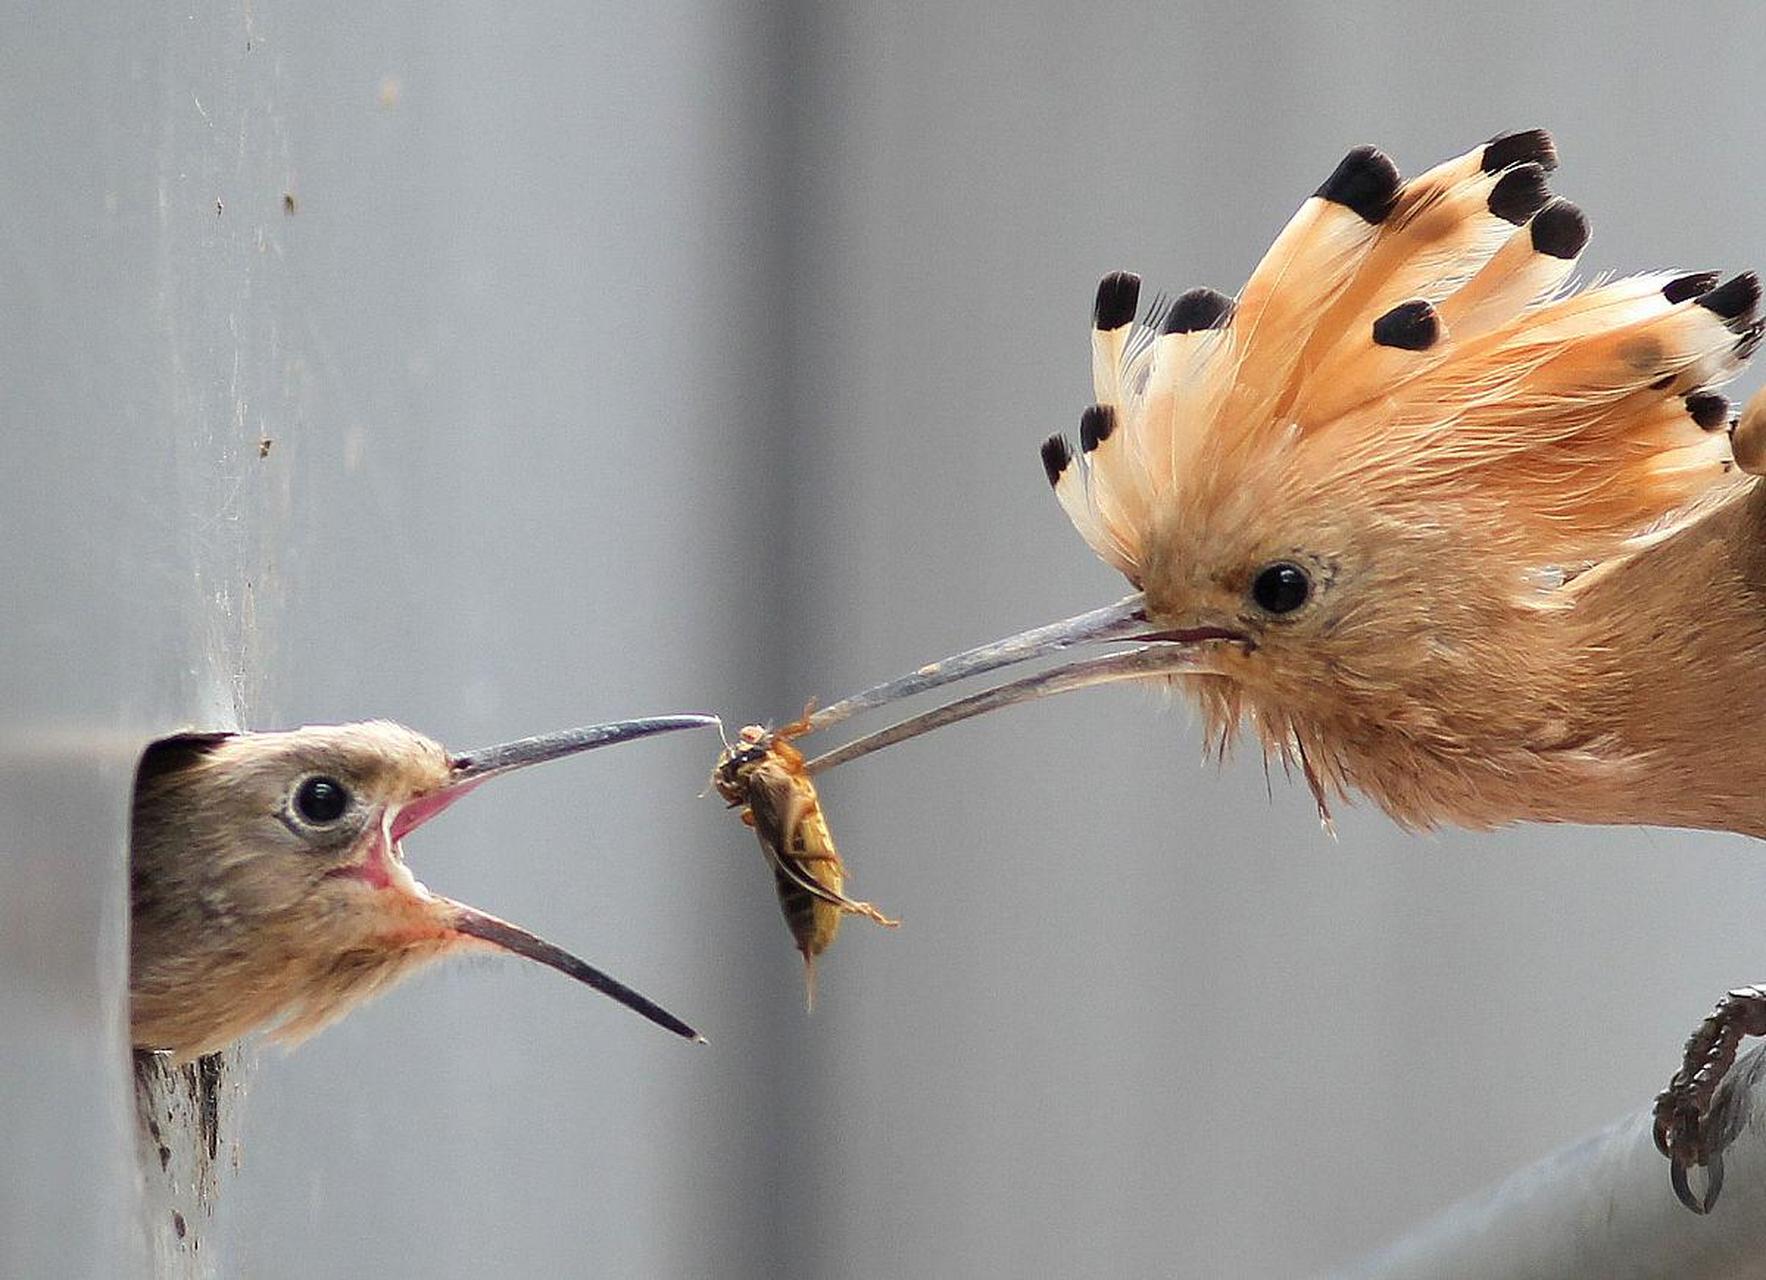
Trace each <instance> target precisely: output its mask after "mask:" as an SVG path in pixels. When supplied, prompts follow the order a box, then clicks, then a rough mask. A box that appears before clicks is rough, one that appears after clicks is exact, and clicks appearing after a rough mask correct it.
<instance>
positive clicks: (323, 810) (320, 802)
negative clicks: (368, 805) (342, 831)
mask: <svg viewBox="0 0 1766 1280" xmlns="http://www.w3.org/2000/svg"><path fill="white" fill-rule="evenodd" d="M349 807H350V793H349V792H348V791H347V790H345V789H344V785H343V783H341V782H339V781H338V780H337V779H336V778H308V779H307V780H306V781H305V782H303V783H301V784H300V789H299V790H298V791H296V792H295V793H294V808H295V812H297V813H298V814H300V816H301V817H303V818H305V819H306V820H307V821H308V822H312V823H316V824H320V825H323V824H324V823H327V822H336V821H337V820H338V819H339V818H341V817H343V811H344V810H345V809H347V808H349Z"/></svg>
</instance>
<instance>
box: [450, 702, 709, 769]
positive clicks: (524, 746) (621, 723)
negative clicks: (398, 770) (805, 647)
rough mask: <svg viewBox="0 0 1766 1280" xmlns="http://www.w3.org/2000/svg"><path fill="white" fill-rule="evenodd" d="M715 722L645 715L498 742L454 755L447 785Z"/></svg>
mask: <svg viewBox="0 0 1766 1280" xmlns="http://www.w3.org/2000/svg"><path fill="white" fill-rule="evenodd" d="M717 722H718V720H717V717H716V716H706V715H682V716H647V717H644V718H642V719H638V720H610V721H608V722H607V723H606V724H591V725H587V726H585V727H583V728H581V729H565V730H562V731H561V732H558V733H542V734H539V735H538V736H536V737H532V738H517V739H516V740H515V741H514V742H500V743H498V744H497V745H496V746H494V747H480V748H479V749H478V750H477V751H463V752H461V753H460V754H459V755H457V756H455V757H454V758H453V760H452V762H451V763H452V764H453V767H454V782H453V783H452V784H451V785H453V786H459V785H461V784H462V783H472V784H476V783H478V782H479V781H482V780H483V779H485V778H490V777H494V776H495V775H497V774H499V773H511V772H513V771H514V770H516V769H525V768H527V766H528V765H530V764H544V763H545V762H546V761H548V760H557V759H559V758H560V757H562V756H573V755H575V754H576V753H577V752H579V751H593V750H594V749H595V748H596V747H611V746H613V745H614V744H615V743H620V742H635V741H637V740H638V739H639V738H648V737H651V736H652V735H654V734H658V733H673V732H674V731H675V730H677V729H702V728H704V727H705V726H707V725H715V724H716V723H717Z"/></svg>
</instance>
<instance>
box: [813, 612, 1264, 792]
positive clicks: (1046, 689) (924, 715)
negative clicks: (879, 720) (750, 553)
mask: <svg viewBox="0 0 1766 1280" xmlns="http://www.w3.org/2000/svg"><path fill="white" fill-rule="evenodd" d="M1212 642H1231V643H1238V644H1245V645H1248V644H1250V643H1251V641H1250V639H1249V637H1247V636H1245V635H1243V634H1241V633H1239V632H1236V631H1231V630H1227V629H1225V628H1222V627H1192V628H1184V629H1176V630H1160V629H1159V628H1158V627H1156V626H1154V625H1153V624H1151V623H1150V622H1149V621H1148V620H1147V612H1146V598H1145V597H1144V596H1141V595H1138V594H1137V595H1132V596H1128V597H1127V598H1125V599H1123V600H1119V601H1117V602H1116V603H1115V604H1113V605H1107V606H1105V607H1104V608H1102V609H1093V610H1091V611H1090V612H1088V613H1081V614H1077V615H1075V616H1074V617H1071V618H1064V619H1062V620H1061V621H1060V622H1051V623H1049V624H1048V625H1046V626H1041V627H1032V628H1031V629H1030V630H1029V631H1021V632H1019V633H1018V634H1017V635H1015V636H1008V637H1006V638H1005V639H1004V640H996V641H993V642H992V643H991V644H984V645H980V646H978V647H976V648H974V649H968V650H965V651H964V652H962V653H958V654H953V655H952V656H950V657H948V658H943V659H941V660H939V661H938V662H932V663H928V664H927V665H926V666H923V667H921V668H920V669H919V670H917V671H914V672H911V673H909V674H908V675H905V676H901V677H899V678H897V679H894V680H888V681H885V682H884V683H882V684H879V685H873V686H872V687H871V688H869V689H866V690H865V691H864V692H863V693H857V694H854V695H853V696H852V697H850V698H843V699H841V700H840V701H839V702H836V703H833V704H831V705H830V706H827V707H824V708H823V709H822V710H821V711H819V712H817V713H815V714H814V715H812V716H811V717H810V718H809V725H808V728H807V729H806V731H805V732H807V733H814V732H816V731H818V730H821V729H827V728H831V727H833V726H834V725H836V724H839V723H840V722H841V721H843V720H846V719H848V718H849V717H851V716H854V715H857V714H859V713H860V712H863V711H870V710H874V709H875V708H877V707H882V706H886V705H887V704H889V703H891V702H896V701H899V700H900V699H902V698H909V697H912V696H914V695H915V694H919V693H925V692H927V691H929V690H932V689H936V688H939V687H941V686H943V685H947V684H951V683H953V682H955V681H958V680H965V679H968V678H969V677H971V676H979V675H985V674H987V673H988V672H990V671H998V670H1000V669H1001V668H1003V667H1009V666H1015V665H1017V664H1018V663H1021V662H1028V661H1030V660H1031V659H1034V658H1040V657H1043V656H1045V655H1047V654H1050V653H1054V652H1056V651H1059V650H1062V649H1069V648H1072V647H1074V646H1077V645H1090V644H1111V643H1114V644H1132V645H1134V646H1135V647H1133V648H1130V649H1126V650H1121V651H1118V652H1114V653H1108V654H1104V655H1102V656H1098V657H1089V658H1079V659H1076V660H1074V661H1072V662H1067V663H1062V664H1060V665H1058V666H1054V667H1050V668H1048V669H1047V670H1044V671H1039V672H1037V673H1036V674H1035V675H1029V676H1023V677H1021V678H1019V679H1017V680H1012V681H1008V682H1007V683H1005V684H1002V685H996V686H995V687H993V688H991V689H985V690H983V691H981V692H980V693H973V694H970V695H968V696H967V697H963V698H958V699H955V700H954V701H951V702H947V703H944V704H942V705H941V706H937V707H933V708H932V709H931V710H929V711H924V712H921V713H920V714H919V715H915V716H910V717H908V718H907V719H905V720H901V721H898V722H896V723H895V724H892V725H890V726H888V727H887V728H884V729H879V730H878V731H877V732H875V733H871V734H867V735H865V736H864V737H862V738H856V739H854V740H853V741H851V742H849V743H847V744H846V745H845V746H843V747H839V748H837V749H835V750H833V751H830V752H827V753H826V754H824V755H820V756H817V757H816V758H815V759H813V760H810V761H809V762H808V763H807V765H806V766H805V767H806V768H807V769H808V771H809V772H810V773H811V774H817V773H824V772H826V771H827V770H829V769H832V768H834V767H835V766H836V765H841V764H845V763H847V762H848V761H851V760H857V759H858V758H859V757H861V756H867V755H870V754H871V752H873V751H880V750H882V749H883V748H884V747H887V746H892V745H893V744H895V743H897V742H904V741H906V740H907V739H909V738H915V737H918V736H919V735H921V734H923V733H929V732H931V731H932V730H933V729H938V728H942V727H943V726H945V725H947V724H955V723H957V722H958V721H959V720H967V719H969V718H970V717H972V716H978V715H982V714H984V713H985V712H989V711H997V710H999V709H1000V708H1001V707H1009V706H1012V705H1013V704H1015V703H1019V702H1029V701H1031V700H1033V699H1036V698H1046V697H1049V696H1050V695H1051V694H1056V693H1066V692H1069V691H1070V690H1073V689H1083V688H1086V687H1088V686H1090V685H1094V684H1108V683H1111V682H1114V681H1118V680H1141V679H1146V678H1147V677H1150V676H1162V675H1176V674H1180V673H1184V672H1195V671H1203V670H1206V669H1207V665H1208V664H1207V653H1208V650H1209V648H1210V647H1211V644H1212Z"/></svg>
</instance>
